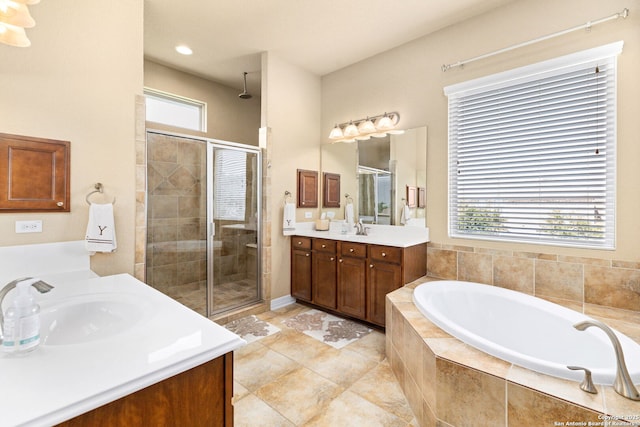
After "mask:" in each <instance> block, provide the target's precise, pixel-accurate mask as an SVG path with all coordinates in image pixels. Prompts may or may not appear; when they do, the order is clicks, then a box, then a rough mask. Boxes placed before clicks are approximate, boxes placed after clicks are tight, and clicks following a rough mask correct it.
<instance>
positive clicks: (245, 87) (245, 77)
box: [238, 71, 251, 99]
mask: <svg viewBox="0 0 640 427" xmlns="http://www.w3.org/2000/svg"><path fill="white" fill-rule="evenodd" d="M242 74H243V77H244V90H243V91H242V93H241V94H239V95H238V97H239V98H240V99H249V98H251V94H250V93H249V92H247V72H246V71H245V72H244V73H242Z"/></svg>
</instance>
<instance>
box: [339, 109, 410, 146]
mask: <svg viewBox="0 0 640 427" xmlns="http://www.w3.org/2000/svg"><path fill="white" fill-rule="evenodd" d="M399 122H400V114H399V113H396V112H393V113H384V114H380V115H378V116H373V117H367V118H366V119H358V120H350V121H349V122H345V123H340V124H336V125H335V126H334V127H333V129H331V133H330V134H329V139H330V140H331V143H335V142H347V143H351V142H354V141H356V140H359V141H363V140H367V139H369V138H371V137H372V136H373V137H377V138H380V137H383V136H386V135H387V134H399V133H403V132H404V131H403V130H400V129H396V126H397V125H398V123H399Z"/></svg>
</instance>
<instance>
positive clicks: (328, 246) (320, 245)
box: [312, 239, 337, 253]
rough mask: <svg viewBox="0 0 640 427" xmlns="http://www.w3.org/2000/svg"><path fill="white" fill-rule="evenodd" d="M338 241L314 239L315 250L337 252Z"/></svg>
mask: <svg viewBox="0 0 640 427" xmlns="http://www.w3.org/2000/svg"><path fill="white" fill-rule="evenodd" d="M336 243H337V242H336V241H335V240H329V239H313V243H312V245H313V250H314V251H320V252H333V253H335V252H336Z"/></svg>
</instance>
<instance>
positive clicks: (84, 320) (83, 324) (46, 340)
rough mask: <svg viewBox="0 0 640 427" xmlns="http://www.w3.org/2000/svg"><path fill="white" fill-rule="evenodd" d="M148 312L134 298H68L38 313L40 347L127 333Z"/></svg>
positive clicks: (81, 341)
mask: <svg viewBox="0 0 640 427" xmlns="http://www.w3.org/2000/svg"><path fill="white" fill-rule="evenodd" d="M148 313H149V305H148V304H147V303H145V302H144V301H140V299H139V298H138V299H136V298H135V297H134V296H127V295H123V294H90V295H82V296H75V297H71V298H68V299H66V300H64V301H61V302H59V303H54V304H52V305H50V306H47V307H46V308H45V307H43V309H42V311H41V328H40V337H41V342H42V344H43V345H48V346H58V345H72V344H83V343H87V342H91V341H97V340H102V339H106V338H110V337H113V336H114V335H118V334H120V333H123V332H125V331H127V330H129V329H130V328H131V327H133V326H134V325H136V324H137V323H139V322H140V321H142V320H143V319H144V318H145V317H146V316H147V314H148Z"/></svg>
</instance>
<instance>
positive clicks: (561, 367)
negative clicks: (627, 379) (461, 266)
mask: <svg viewBox="0 0 640 427" xmlns="http://www.w3.org/2000/svg"><path fill="white" fill-rule="evenodd" d="M413 300H414V303H415V304H416V306H417V307H418V309H419V310H420V312H421V313H422V314H423V315H424V316H425V317H426V318H427V319H429V320H430V321H431V322H433V323H434V324H436V325H437V326H438V327H440V328H441V329H443V330H444V331H445V332H447V333H449V334H450V335H453V336H454V337H456V338H458V339H459V340H461V341H463V342H465V343H467V344H469V345H471V346H473V347H475V348H477V349H479V350H482V351H484V352H486V353H488V354H490V355H492V356H495V357H498V358H500V359H503V360H505V361H507V362H510V363H513V364H515V365H518V366H521V367H524V368H527V369H531V370H533V371H536V372H540V373H543V374H547V375H553V376H556V377H560V378H565V379H569V380H574V381H580V380H582V378H583V377H584V373H583V372H581V371H573V370H570V369H568V368H567V366H571V365H575V366H581V367H585V368H587V369H589V370H591V372H592V374H593V380H594V382H595V383H597V384H605V385H611V384H613V381H614V379H615V375H616V359H615V353H614V349H613V345H612V344H611V340H610V339H609V338H608V337H607V336H606V335H605V333H604V332H603V331H602V330H601V329H599V328H595V327H591V328H588V329H587V330H585V331H582V332H581V331H578V330H577V329H575V328H574V327H573V325H574V324H575V323H577V322H581V321H583V320H587V319H590V318H589V317H588V316H586V315H584V314H581V313H578V312H577V311H573V310H570V309H568V308H565V307H562V306H560V305H557V304H554V303H551V302H548V301H545V300H542V299H540V298H536V297H534V296H530V295H527V294H523V293H520V292H516V291H512V290H509V289H504V288H500V287H497V286H490V285H484V284H480V283H472V282H461V281H449V280H443V281H435V282H427V283H423V284H421V285H419V286H417V287H416V289H415V291H414V294H413ZM614 332H615V334H616V336H617V337H618V339H619V340H620V344H621V345H622V348H623V350H624V356H625V360H626V363H627V368H628V370H629V373H630V374H631V378H632V379H633V381H634V383H636V384H637V383H640V345H639V344H638V343H636V342H635V341H633V340H631V339H630V338H629V337H627V336H626V335H624V334H622V333H620V332H618V331H614Z"/></svg>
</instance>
